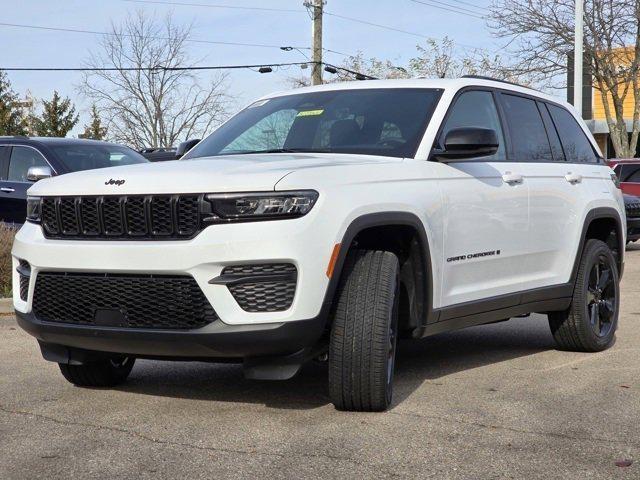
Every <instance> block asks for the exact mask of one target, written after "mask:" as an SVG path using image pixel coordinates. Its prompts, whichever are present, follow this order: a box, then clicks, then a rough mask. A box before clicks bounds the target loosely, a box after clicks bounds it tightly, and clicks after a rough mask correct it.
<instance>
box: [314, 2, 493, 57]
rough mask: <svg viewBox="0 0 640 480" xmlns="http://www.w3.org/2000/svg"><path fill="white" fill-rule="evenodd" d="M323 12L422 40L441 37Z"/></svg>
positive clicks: (475, 48) (469, 46)
mask: <svg viewBox="0 0 640 480" xmlns="http://www.w3.org/2000/svg"><path fill="white" fill-rule="evenodd" d="M324 14H325V15H329V16H331V17H336V18H340V19H342V20H348V21H351V22H356V23H362V24H363V25H369V26H371V27H377V28H382V29H384V30H390V31H392V32H398V33H404V34H406V35H411V36H413V37H417V38H421V39H423V40H424V39H427V40H438V41H440V40H442V38H437V37H429V36H427V35H423V34H421V33H417V32H411V31H409V30H402V29H400V28H396V27H390V26H388V25H382V24H380V23H373V22H369V21H367V20H361V19H359V18H354V17H347V16H345V15H339V14H337V13H333V12H327V11H326V10H325V11H324ZM455 43H456V44H457V45H459V46H461V47H467V48H471V49H474V50H483V51H488V50H487V49H486V48H482V47H478V46H475V45H467V44H464V43H458V42H455Z"/></svg>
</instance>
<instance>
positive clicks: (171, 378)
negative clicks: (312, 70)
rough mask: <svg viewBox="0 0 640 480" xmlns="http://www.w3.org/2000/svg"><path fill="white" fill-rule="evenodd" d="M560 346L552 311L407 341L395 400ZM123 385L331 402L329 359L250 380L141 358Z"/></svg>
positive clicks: (281, 405) (277, 402) (218, 368)
mask: <svg viewBox="0 0 640 480" xmlns="http://www.w3.org/2000/svg"><path fill="white" fill-rule="evenodd" d="M553 348H554V343H553V338H552V337H551V333H550V332H549V327H548V323H547V319H546V317H543V316H540V315H536V316H531V317H529V318H519V319H513V320H511V321H509V322H504V323H500V324H493V325H486V326H480V327H473V328H469V329H466V330H460V331H457V332H452V333H446V334H441V335H437V336H434V337H429V338H425V339H422V340H405V341H402V342H401V345H400V348H399V352H398V359H397V365H396V380H395V391H394V397H395V398H394V405H398V404H399V403H401V402H402V401H403V400H404V399H406V398H407V397H408V396H409V395H411V393H413V392H414V391H415V390H416V389H417V388H419V387H420V386H421V385H422V384H423V383H424V382H425V381H434V380H437V379H441V378H444V377H446V376H448V375H451V374H454V373H456V372H460V371H466V370H471V369H474V368H479V367H482V366H484V365H490V364H495V363H500V362H504V361H508V360H511V359H515V358H519V357H524V356H527V355H532V354H535V353H539V352H542V351H546V350H551V349H553ZM120 390H122V391H127V392H132V393H137V394H143V395H153V396H161V397H171V398H181V399H193V400H210V401H218V402H237V403H253V404H261V405H266V406H267V407H270V408H277V409H301V410H304V409H313V408H318V407H321V406H324V405H327V404H329V403H330V402H329V398H328V389H327V369H326V365H320V364H316V363H310V364H309V365H307V366H305V367H304V368H303V370H302V371H301V372H300V373H299V374H298V375H297V376H296V377H295V378H293V379H291V380H288V381H284V382H268V381H264V382H261V381H255V380H246V379H244V377H243V375H242V367H241V366H240V365H234V364H209V363H181V362H151V361H140V362H139V363H138V364H137V365H136V367H135V368H134V370H133V373H132V375H131V377H130V379H129V381H128V383H127V384H126V385H124V386H123V387H121V388H120Z"/></svg>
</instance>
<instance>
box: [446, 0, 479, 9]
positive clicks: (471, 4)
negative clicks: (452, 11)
mask: <svg viewBox="0 0 640 480" xmlns="http://www.w3.org/2000/svg"><path fill="white" fill-rule="evenodd" d="M453 1H454V2H456V3H461V4H463V5H469V6H470V7H474V8H478V9H480V10H486V9H487V7H479V6H478V5H474V4H473V3H471V2H465V1H464V0H453Z"/></svg>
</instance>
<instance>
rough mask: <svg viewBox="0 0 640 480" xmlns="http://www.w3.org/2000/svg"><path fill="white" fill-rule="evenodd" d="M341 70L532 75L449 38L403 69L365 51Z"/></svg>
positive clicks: (298, 83) (419, 49)
mask: <svg viewBox="0 0 640 480" xmlns="http://www.w3.org/2000/svg"><path fill="white" fill-rule="evenodd" d="M340 66H341V67H344V68H345V69H348V70H351V71H354V72H358V73H362V74H365V75H368V76H371V77H375V78H387V79H388V78H414V77H428V78H455V77H460V76H462V75H486V76H491V77H496V78H500V79H503V80H509V81H517V82H519V83H523V84H530V83H531V79H530V75H527V74H523V73H519V72H515V71H514V70H513V69H512V68H511V65H509V64H507V63H505V61H504V59H503V58H502V57H501V56H500V55H494V56H491V55H489V54H488V53H487V52H486V51H485V50H482V49H479V48H478V49H466V50H463V51H460V50H459V49H457V48H456V45H455V43H454V42H453V40H451V39H450V38H448V37H445V38H444V39H442V40H440V41H438V40H427V42H426V43H425V44H424V45H416V55H415V56H414V57H413V58H411V59H410V60H409V62H408V64H407V65H405V66H403V65H402V64H399V63H398V62H393V61H391V60H381V59H378V58H375V57H371V58H366V57H365V56H364V54H363V53H362V52H358V53H357V54H356V55H353V56H349V57H347V58H346V59H345V60H344V61H343V62H342V64H341V65H340ZM353 79H354V75H353V74H351V73H348V72H346V71H341V70H338V71H337V72H336V74H335V76H334V77H333V78H332V79H329V80H328V81H327V80H325V81H327V83H331V82H341V81H347V80H353ZM289 83H290V84H291V85H292V86H293V87H303V86H307V85H310V84H311V83H310V81H309V79H308V78H305V77H294V78H290V79H289Z"/></svg>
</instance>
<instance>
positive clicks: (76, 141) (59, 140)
mask: <svg viewBox="0 0 640 480" xmlns="http://www.w3.org/2000/svg"><path fill="white" fill-rule="evenodd" d="M0 139H1V140H3V141H9V142H10V143H28V142H37V143H39V144H42V145H109V146H122V145H118V144H117V143H111V142H103V141H102V140H89V139H86V138H66V137H64V138H63V137H20V136H15V137H0Z"/></svg>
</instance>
